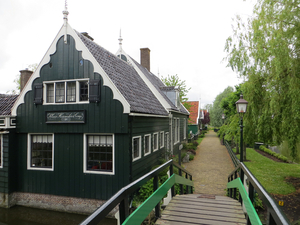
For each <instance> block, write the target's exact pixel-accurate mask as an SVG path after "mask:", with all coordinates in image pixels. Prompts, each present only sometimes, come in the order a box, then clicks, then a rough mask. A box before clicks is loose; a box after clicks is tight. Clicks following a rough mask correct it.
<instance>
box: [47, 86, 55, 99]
mask: <svg viewBox="0 0 300 225" xmlns="http://www.w3.org/2000/svg"><path fill="white" fill-rule="evenodd" d="M46 89H47V96H46V102H47V103H53V102H54V84H47V85H46Z"/></svg>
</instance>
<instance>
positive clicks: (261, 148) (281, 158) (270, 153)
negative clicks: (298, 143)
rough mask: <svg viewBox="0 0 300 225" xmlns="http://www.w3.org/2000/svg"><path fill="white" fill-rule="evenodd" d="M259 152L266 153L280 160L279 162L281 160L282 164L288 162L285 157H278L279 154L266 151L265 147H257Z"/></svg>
mask: <svg viewBox="0 0 300 225" xmlns="http://www.w3.org/2000/svg"><path fill="white" fill-rule="evenodd" d="M259 150H261V151H263V152H265V153H267V154H269V155H272V156H274V157H276V158H277V159H280V160H282V161H284V162H287V161H288V159H287V157H285V156H283V155H280V154H278V153H276V152H273V151H271V150H270V149H268V148H267V147H265V146H263V145H261V146H259Z"/></svg>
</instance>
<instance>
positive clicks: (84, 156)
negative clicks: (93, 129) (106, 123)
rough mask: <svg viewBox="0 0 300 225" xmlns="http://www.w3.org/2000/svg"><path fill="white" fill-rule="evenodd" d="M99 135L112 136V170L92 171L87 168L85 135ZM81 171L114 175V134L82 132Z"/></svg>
mask: <svg viewBox="0 0 300 225" xmlns="http://www.w3.org/2000/svg"><path fill="white" fill-rule="evenodd" d="M89 135H92V136H99V135H100V136H101V135H103V136H104V135H111V136H112V143H113V144H112V171H111V172H110V171H107V172H106V171H93V170H87V164H86V163H87V141H88V140H87V136H89ZM83 173H93V174H103V175H115V135H114V134H111V133H84V134H83Z"/></svg>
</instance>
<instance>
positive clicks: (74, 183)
mask: <svg viewBox="0 0 300 225" xmlns="http://www.w3.org/2000/svg"><path fill="white" fill-rule="evenodd" d="M81 59H82V53H81V52H80V51H77V50H76V48H75V41H74V39H73V38H72V37H70V36H68V44H64V41H63V37H62V38H60V39H59V41H58V43H57V50H56V52H55V53H54V54H53V55H51V59H50V61H49V63H48V64H45V65H44V66H43V67H42V69H41V70H40V77H39V78H37V79H36V80H35V81H34V82H33V84H32V86H33V85H34V84H35V83H42V82H43V81H57V80H68V79H71V80H73V79H81V78H89V79H99V80H100V90H101V100H100V102H99V103H89V104H68V105H66V104H63V105H58V104H57V105H37V106H36V105H34V103H33V97H34V96H33V91H29V92H27V93H26V95H25V101H24V104H21V105H20V106H19V107H18V109H17V118H18V119H17V132H18V138H19V141H18V153H17V155H18V167H17V168H18V174H19V176H18V178H19V179H18V182H17V183H16V190H17V191H18V192H29V193H43V194H51V195H61V196H72V197H80V198H92V199H103V200H105V199H108V198H110V197H111V196H112V195H113V194H114V193H115V192H117V191H118V190H119V189H120V188H122V187H123V186H125V185H127V184H128V182H129V166H128V164H127V163H124V162H129V160H130V159H129V158H128V157H129V154H128V148H127V147H124V146H129V134H128V115H127V114H123V106H122V104H121V103H120V102H119V101H118V100H114V99H113V93H112V90H111V89H110V88H109V87H107V86H103V79H102V77H101V76H100V74H98V73H95V72H94V67H93V65H92V63H91V62H90V61H88V60H83V65H82V66H81V65H80V63H79V61H80V60H81ZM50 63H51V64H52V67H51V68H50ZM44 101H45V99H44ZM82 110H83V111H85V112H86V119H85V123H83V124H76V123H75V124H47V123H46V121H45V113H46V111H47V112H50V111H82ZM28 133H53V134H54V171H38V170H27V137H28ZM85 133H97V134H99V133H100V134H101V133H111V134H114V135H115V143H114V144H115V175H99V174H87V173H83V145H84V143H83V137H84V134H85Z"/></svg>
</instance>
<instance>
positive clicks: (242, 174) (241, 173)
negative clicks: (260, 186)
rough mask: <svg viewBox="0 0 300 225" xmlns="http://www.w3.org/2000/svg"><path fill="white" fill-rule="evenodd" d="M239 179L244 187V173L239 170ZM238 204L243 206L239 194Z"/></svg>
mask: <svg viewBox="0 0 300 225" xmlns="http://www.w3.org/2000/svg"><path fill="white" fill-rule="evenodd" d="M240 179H241V182H242V184H243V185H244V171H243V170H242V169H241V170H240ZM239 202H240V203H241V205H243V199H242V196H241V193H239Z"/></svg>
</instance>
